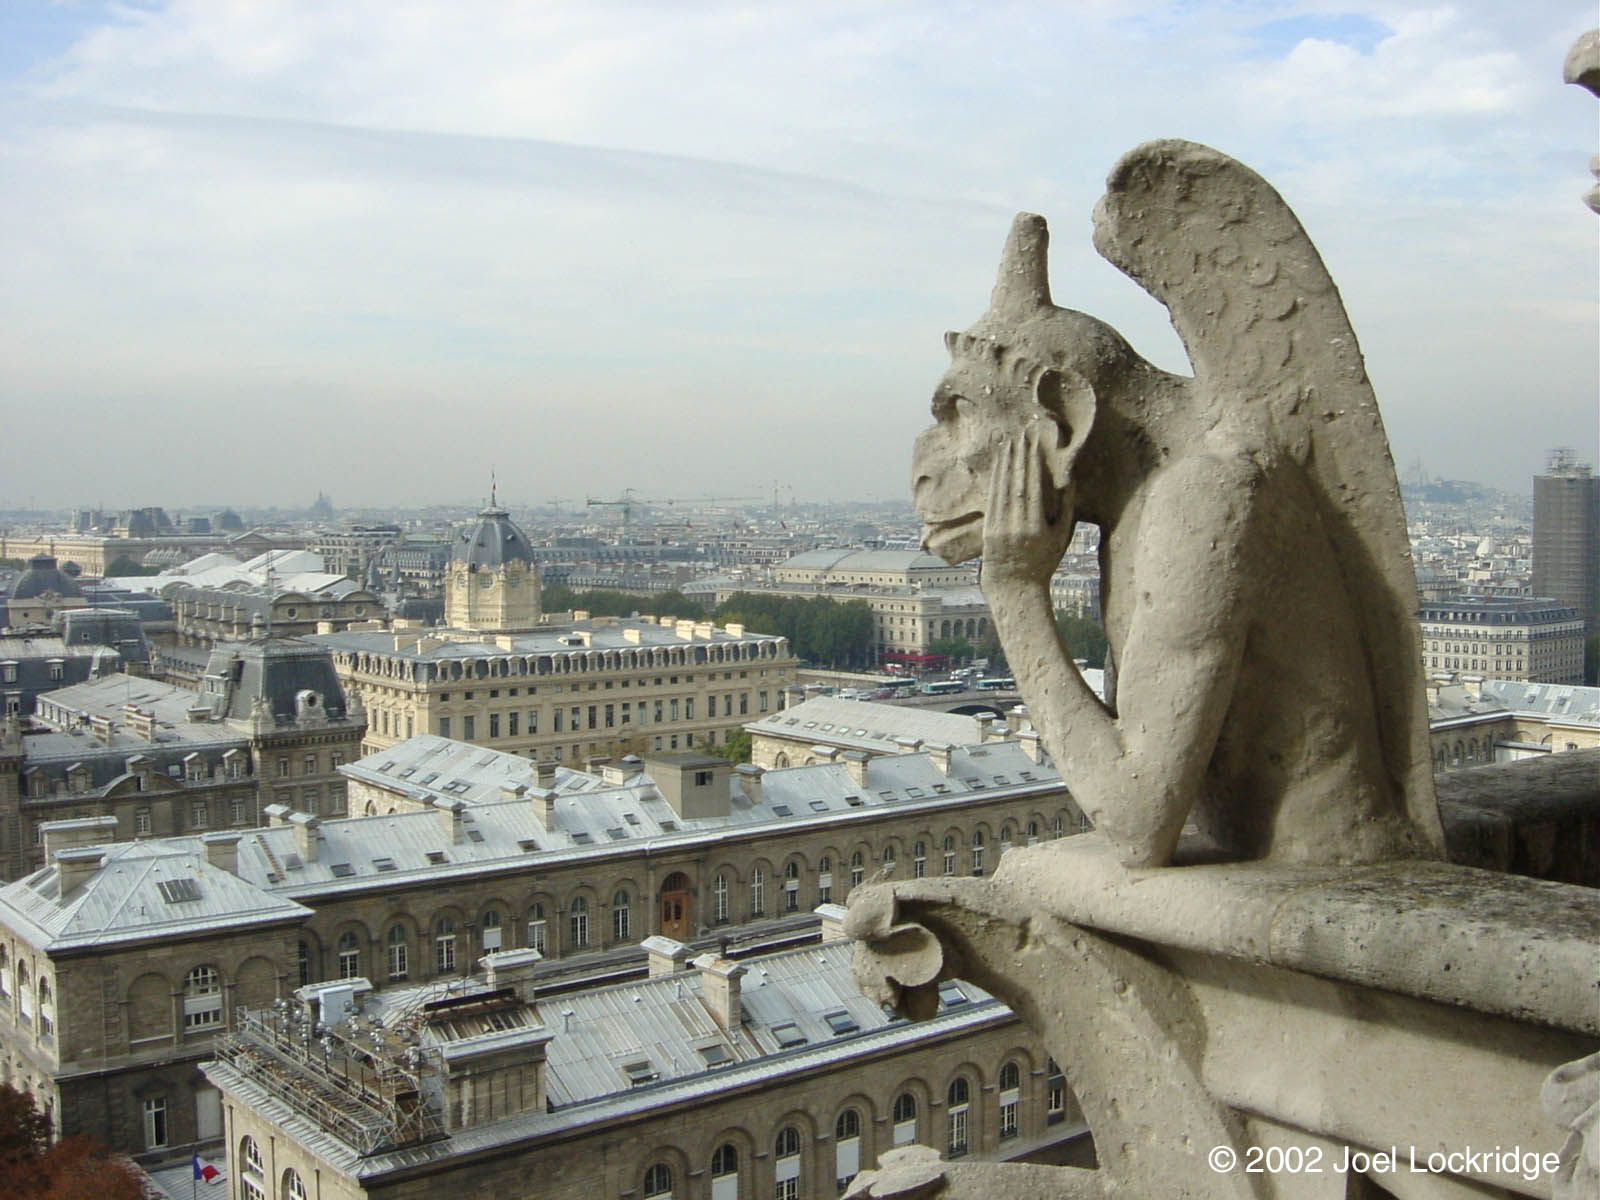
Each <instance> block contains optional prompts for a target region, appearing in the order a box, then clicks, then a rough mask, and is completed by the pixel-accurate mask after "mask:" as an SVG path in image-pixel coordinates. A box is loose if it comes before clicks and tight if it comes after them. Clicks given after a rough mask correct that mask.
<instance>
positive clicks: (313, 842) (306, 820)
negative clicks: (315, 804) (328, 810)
mask: <svg viewBox="0 0 1600 1200" xmlns="http://www.w3.org/2000/svg"><path fill="white" fill-rule="evenodd" d="M289 824H291V825H293V826H294V848H295V850H297V851H298V852H299V854H300V857H301V859H303V860H304V861H305V862H308V863H309V862H316V861H317V830H318V829H319V828H320V827H321V825H322V819H321V818H320V817H313V816H312V815H311V814H310V813H303V812H297V813H290V814H289Z"/></svg>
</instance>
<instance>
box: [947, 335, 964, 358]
mask: <svg viewBox="0 0 1600 1200" xmlns="http://www.w3.org/2000/svg"><path fill="white" fill-rule="evenodd" d="M960 336H961V335H960V334H959V333H957V332H956V331H955V330H954V329H947V330H946V331H945V335H944V348H945V349H946V350H948V351H949V352H950V357H951V358H954V357H955V356H956V339H957V338H958V337H960Z"/></svg>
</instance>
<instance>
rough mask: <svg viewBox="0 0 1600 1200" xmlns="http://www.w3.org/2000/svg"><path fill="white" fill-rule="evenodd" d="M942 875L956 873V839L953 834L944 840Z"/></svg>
mask: <svg viewBox="0 0 1600 1200" xmlns="http://www.w3.org/2000/svg"><path fill="white" fill-rule="evenodd" d="M944 873H945V874H946V875H954V874H955V873H956V839H955V835H954V834H947V835H946V836H945V839H944Z"/></svg>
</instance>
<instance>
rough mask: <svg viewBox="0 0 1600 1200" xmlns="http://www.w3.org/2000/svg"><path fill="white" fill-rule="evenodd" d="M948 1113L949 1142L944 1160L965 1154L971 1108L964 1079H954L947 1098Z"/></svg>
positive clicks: (969, 1095) (968, 1092)
mask: <svg viewBox="0 0 1600 1200" xmlns="http://www.w3.org/2000/svg"><path fill="white" fill-rule="evenodd" d="M947 1099H948V1100H949V1102H950V1103H949V1111H950V1141H949V1145H948V1148H947V1152H946V1154H945V1157H946V1158H960V1157H961V1156H962V1155H964V1154H965V1153H966V1152H967V1114H968V1111H969V1109H970V1107H971V1099H972V1097H971V1092H970V1090H969V1089H968V1087H967V1081H966V1080H965V1079H956V1080H955V1081H954V1082H953V1083H951V1085H950V1092H949V1095H948V1096H947Z"/></svg>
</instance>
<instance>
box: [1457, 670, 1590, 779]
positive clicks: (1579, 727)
mask: <svg viewBox="0 0 1600 1200" xmlns="http://www.w3.org/2000/svg"><path fill="white" fill-rule="evenodd" d="M1428 729H1429V733H1430V736H1431V739H1432V742H1433V765H1434V769H1435V770H1438V771H1444V770H1454V769H1456V768H1458V767H1471V766H1477V765H1480V764H1483V763H1492V762H1511V761H1514V760H1516V759H1520V758H1534V757H1538V756H1542V755H1546V754H1561V753H1566V752H1568V751H1572V750H1589V749H1593V748H1595V747H1597V746H1600V688H1592V687H1577V686H1573V685H1570V684H1552V683H1523V682H1520V681H1514V680H1507V679H1484V678H1483V677H1482V676H1478V675H1458V674H1455V673H1444V674H1440V675H1436V676H1435V677H1434V678H1433V679H1431V680H1430V681H1429V684H1428Z"/></svg>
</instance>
